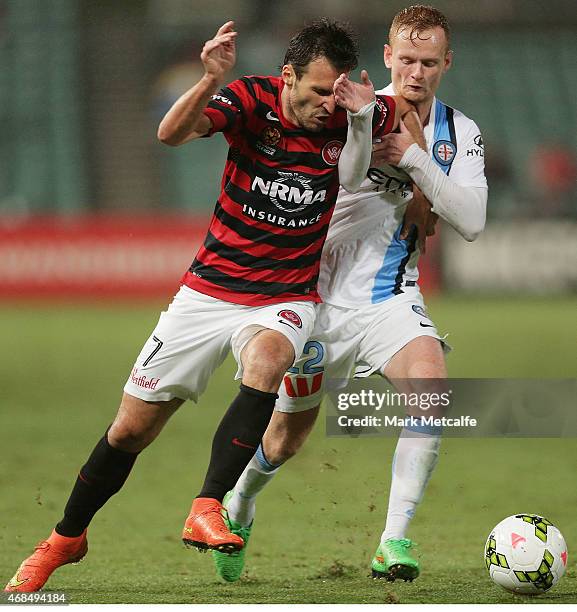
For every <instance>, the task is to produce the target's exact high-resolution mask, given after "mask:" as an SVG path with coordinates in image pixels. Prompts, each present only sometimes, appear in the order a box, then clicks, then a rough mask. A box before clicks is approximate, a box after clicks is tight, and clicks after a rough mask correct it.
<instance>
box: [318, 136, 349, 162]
mask: <svg viewBox="0 0 577 612" xmlns="http://www.w3.org/2000/svg"><path fill="white" fill-rule="evenodd" d="M343 146H344V145H343V143H342V142H341V141H340V140H330V141H329V142H327V143H326V144H325V146H324V147H323V150H322V151H321V155H322V157H323V161H324V162H325V164H328V165H329V166H336V165H337V164H338V163H339V157H340V156H341V151H342V150H343Z"/></svg>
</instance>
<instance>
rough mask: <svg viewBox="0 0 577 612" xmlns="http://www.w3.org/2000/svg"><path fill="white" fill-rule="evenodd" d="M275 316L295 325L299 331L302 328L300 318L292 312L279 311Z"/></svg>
mask: <svg viewBox="0 0 577 612" xmlns="http://www.w3.org/2000/svg"><path fill="white" fill-rule="evenodd" d="M277 316H278V317H282V318H283V319H286V320H287V321H289V323H292V324H293V325H296V326H297V327H298V328H299V329H301V328H302V326H303V322H302V320H301V318H300V317H299V316H298V314H297V313H296V312H295V311H294V310H281V311H280V312H279V313H277Z"/></svg>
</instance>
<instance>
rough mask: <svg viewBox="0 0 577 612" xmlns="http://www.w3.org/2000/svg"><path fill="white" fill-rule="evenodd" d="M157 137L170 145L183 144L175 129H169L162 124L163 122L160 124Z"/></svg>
mask: <svg viewBox="0 0 577 612" xmlns="http://www.w3.org/2000/svg"><path fill="white" fill-rule="evenodd" d="M156 137H157V138H158V140H160V142H161V143H162V144H165V145H168V146H169V147H177V146H178V145H179V144H181V141H180V139H179V138H177V135H176V133H175V132H174V131H173V130H169V129H167V128H166V127H165V126H163V125H162V123H161V124H160V125H159V126H158V132H157V133H156Z"/></svg>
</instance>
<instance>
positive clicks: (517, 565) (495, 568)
mask: <svg viewBox="0 0 577 612" xmlns="http://www.w3.org/2000/svg"><path fill="white" fill-rule="evenodd" d="M485 565H486V566H487V570H488V571H489V576H490V577H491V579H492V580H493V582H495V583H497V584H499V585H501V586H502V587H503V588H505V589H507V590H508V591H512V592H513V593H520V594H523V595H539V594H540V593H544V592H545V591H548V590H549V589H550V588H551V587H552V586H553V585H554V584H556V583H557V582H558V581H559V580H560V578H561V577H562V576H563V574H564V573H565V569H566V567H567V545H566V544H565V540H564V539H563V536H562V535H561V532H560V531H559V530H558V529H557V527H555V526H554V525H553V523H551V522H550V521H548V520H547V519H546V518H543V517H542V516H537V515H536V514H515V515H514V516H509V517H508V518H506V519H505V520H503V521H501V522H500V523H499V524H498V525H497V526H496V527H495V528H494V529H493V531H491V534H490V535H489V537H488V538H487V543H486V544H485Z"/></svg>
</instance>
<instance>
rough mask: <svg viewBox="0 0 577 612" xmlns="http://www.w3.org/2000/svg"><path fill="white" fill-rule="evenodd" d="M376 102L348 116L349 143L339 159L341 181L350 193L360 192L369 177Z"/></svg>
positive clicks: (348, 113)
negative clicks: (362, 184)
mask: <svg viewBox="0 0 577 612" xmlns="http://www.w3.org/2000/svg"><path fill="white" fill-rule="evenodd" d="M374 108H375V102H374V101H373V102H370V103H369V104H366V105H365V106H363V107H362V108H361V109H360V110H359V111H358V112H357V113H350V112H348V111H347V116H348V122H349V125H348V129H347V142H346V144H345V146H344V148H343V150H342V152H341V156H340V158H339V181H340V183H341V185H342V186H343V188H344V189H346V190H347V191H348V192H350V193H355V192H357V191H358V190H359V188H360V186H361V183H362V182H363V181H364V179H365V177H366V176H367V171H368V169H369V166H370V163H371V154H372V131H373V111H374Z"/></svg>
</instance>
